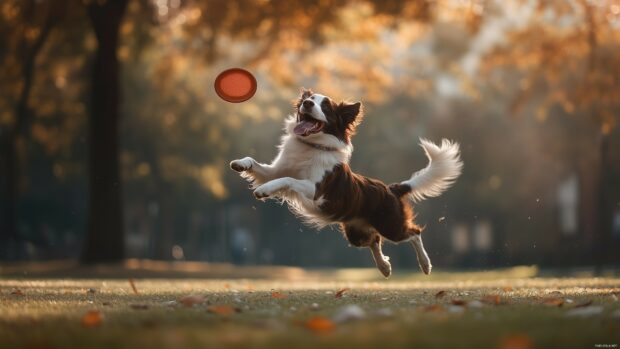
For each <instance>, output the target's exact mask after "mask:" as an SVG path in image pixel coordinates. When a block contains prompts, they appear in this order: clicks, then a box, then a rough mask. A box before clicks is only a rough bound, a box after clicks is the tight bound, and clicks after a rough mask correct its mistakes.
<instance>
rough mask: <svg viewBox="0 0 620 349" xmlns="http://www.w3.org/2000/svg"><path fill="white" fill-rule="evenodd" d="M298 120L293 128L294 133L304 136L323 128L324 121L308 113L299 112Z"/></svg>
mask: <svg viewBox="0 0 620 349" xmlns="http://www.w3.org/2000/svg"><path fill="white" fill-rule="evenodd" d="M298 118H299V122H298V123H297V125H296V126H295V129H294V130H293V131H294V132H295V134H296V135H298V136H302V137H306V136H309V135H311V134H314V133H317V132H319V131H321V130H322V129H323V125H324V123H323V122H322V121H320V120H317V119H315V118H313V117H312V116H311V115H310V114H301V113H300V114H299V116H298Z"/></svg>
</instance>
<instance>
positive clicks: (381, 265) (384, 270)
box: [377, 256, 392, 278]
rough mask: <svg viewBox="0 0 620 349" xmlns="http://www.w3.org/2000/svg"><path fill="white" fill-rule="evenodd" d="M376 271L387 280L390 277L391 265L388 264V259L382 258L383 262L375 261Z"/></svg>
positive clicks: (386, 257)
mask: <svg viewBox="0 0 620 349" xmlns="http://www.w3.org/2000/svg"><path fill="white" fill-rule="evenodd" d="M377 269H379V271H380V272H381V274H383V276H385V277H386V278H389V277H390V275H392V264H390V257H388V256H383V261H377Z"/></svg>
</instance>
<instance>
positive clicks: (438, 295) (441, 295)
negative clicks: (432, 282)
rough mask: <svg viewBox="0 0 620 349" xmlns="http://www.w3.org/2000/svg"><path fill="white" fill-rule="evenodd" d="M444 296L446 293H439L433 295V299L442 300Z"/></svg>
mask: <svg viewBox="0 0 620 349" xmlns="http://www.w3.org/2000/svg"><path fill="white" fill-rule="evenodd" d="M445 295H446V291H443V290H442V291H439V292H437V293H435V298H443V296H445Z"/></svg>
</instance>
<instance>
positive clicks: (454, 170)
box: [401, 138, 463, 202]
mask: <svg viewBox="0 0 620 349" xmlns="http://www.w3.org/2000/svg"><path fill="white" fill-rule="evenodd" d="M420 145H421V146H422V148H424V152H425V153H426V157H428V165H427V166H426V167H425V168H424V169H422V170H420V171H418V172H416V173H414V174H413V176H411V178H410V179H408V180H406V181H404V182H401V184H403V185H408V186H409V187H411V191H410V192H409V195H411V198H412V199H413V200H414V201H416V202H417V201H422V200H424V199H426V198H429V197H435V196H439V195H441V194H442V193H443V192H444V191H445V190H446V189H448V188H450V186H451V185H452V184H453V183H454V181H455V180H456V178H457V177H458V176H459V175H460V174H461V170H462V168H463V162H461V158H460V151H459V144H458V143H456V142H452V141H449V140H447V139H443V140H442V141H441V146H437V145H436V144H435V143H433V142H431V141H429V140H426V139H422V138H421V139H420Z"/></svg>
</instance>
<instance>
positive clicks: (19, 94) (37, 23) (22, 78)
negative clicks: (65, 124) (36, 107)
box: [0, 0, 67, 246]
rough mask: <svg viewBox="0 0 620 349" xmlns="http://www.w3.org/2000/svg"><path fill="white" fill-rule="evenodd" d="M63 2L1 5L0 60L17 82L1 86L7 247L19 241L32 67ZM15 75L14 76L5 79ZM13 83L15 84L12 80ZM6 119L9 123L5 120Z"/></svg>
mask: <svg viewBox="0 0 620 349" xmlns="http://www.w3.org/2000/svg"><path fill="white" fill-rule="evenodd" d="M66 3H67V2H66V1H63V0H50V1H35V0H28V1H7V2H4V3H3V4H2V6H3V7H2V10H3V12H4V13H3V15H4V17H5V19H6V22H5V21H3V23H2V25H0V28H1V30H2V33H3V34H2V36H3V37H4V39H3V40H2V44H0V56H1V57H2V61H3V62H4V64H5V65H6V67H8V68H9V69H6V70H5V72H6V74H7V76H4V78H6V79H7V80H5V81H6V82H7V83H8V82H11V83H12V82H13V81H17V82H18V83H19V85H18V86H19V87H18V88H17V89H14V88H10V87H9V86H6V85H5V86H4V87H5V88H6V93H7V94H8V95H9V98H11V97H13V98H11V99H12V109H13V114H12V115H10V116H8V117H7V118H3V119H5V120H2V121H3V122H2V123H0V126H1V127H2V129H1V132H0V137H1V143H2V154H3V156H2V157H3V160H2V165H3V171H2V172H4V176H5V182H4V185H3V189H4V192H5V195H6V197H5V200H4V204H5V213H4V218H5V222H4V224H3V225H2V227H0V228H1V229H2V230H1V231H0V242H1V243H2V244H3V245H5V246H6V244H8V243H9V241H15V240H18V233H17V203H18V200H19V188H20V185H19V158H18V147H19V144H20V143H23V142H24V138H26V137H27V130H28V129H29V126H30V123H31V121H32V117H33V113H32V111H31V108H30V106H29V102H30V96H31V92H32V88H33V84H34V76H35V64H36V61H37V58H38V57H39V54H40V52H41V50H42V48H43V46H44V45H45V43H46V42H47V40H48V38H49V37H50V33H51V32H52V29H53V28H54V26H55V25H56V24H57V23H58V21H59V20H60V18H61V16H62V15H63V12H64V9H65V8H66ZM13 72H18V73H17V74H16V76H8V75H10V74H11V73H13ZM13 79H15V80H13ZM6 119H8V120H6Z"/></svg>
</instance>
